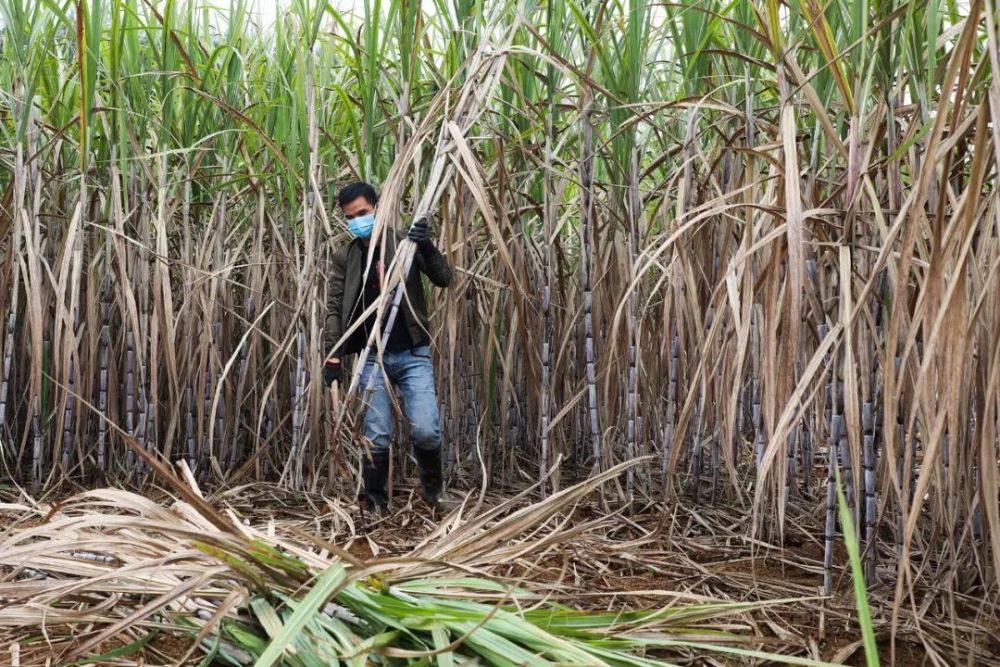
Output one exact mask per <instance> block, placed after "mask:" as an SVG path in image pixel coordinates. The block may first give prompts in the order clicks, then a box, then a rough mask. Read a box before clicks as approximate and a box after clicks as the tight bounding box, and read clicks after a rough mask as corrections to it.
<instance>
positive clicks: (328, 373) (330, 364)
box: [323, 357, 344, 387]
mask: <svg viewBox="0 0 1000 667" xmlns="http://www.w3.org/2000/svg"><path fill="white" fill-rule="evenodd" d="M343 378H344V369H343V367H342V366H341V365H340V359H339V358H338V357H333V358H332V359H329V360H328V361H327V362H326V363H325V364H324V365H323V383H324V384H326V386H327V387H329V386H330V385H331V384H333V383H334V382H338V383H339V382H340V381H341V380H342V379H343Z"/></svg>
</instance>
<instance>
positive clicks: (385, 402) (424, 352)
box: [361, 345, 441, 452]
mask: <svg viewBox="0 0 1000 667" xmlns="http://www.w3.org/2000/svg"><path fill="white" fill-rule="evenodd" d="M382 365H383V367H384V370H385V373H383V372H382V370H383V369H380V368H379V367H378V364H377V355H376V353H375V350H372V351H371V354H370V356H369V357H368V361H367V362H366V363H365V369H364V371H362V374H361V388H362V390H363V389H364V388H365V387H367V386H368V378H369V377H371V374H372V373H374V374H375V382H374V384H373V385H372V393H371V402H370V404H369V405H368V406H367V409H366V410H365V437H366V438H368V439H369V440H370V441H371V442H372V450H373V452H388V451H389V445H390V443H391V442H392V400H391V397H390V395H389V390H387V389H386V386H385V376H388V378H389V381H390V382H391V383H392V385H393V386H395V387H398V388H399V391H400V393H401V394H402V397H403V413H404V414H405V415H406V419H407V420H408V421H409V423H410V437H411V438H412V439H413V446H414V447H417V448H419V449H426V450H433V449H438V448H440V447H441V425H440V423H439V420H438V405H437V392H436V390H435V387H434V366H433V365H432V364H431V348H430V347H428V346H426V345H424V346H420V347H414V348H410V349H409V350H403V351H402V352H386V353H385V354H383V355H382Z"/></svg>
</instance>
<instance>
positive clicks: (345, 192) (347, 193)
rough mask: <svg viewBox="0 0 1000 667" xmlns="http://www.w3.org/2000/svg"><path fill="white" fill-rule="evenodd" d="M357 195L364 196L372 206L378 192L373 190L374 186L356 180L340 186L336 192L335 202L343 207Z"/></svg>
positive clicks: (376, 201)
mask: <svg viewBox="0 0 1000 667" xmlns="http://www.w3.org/2000/svg"><path fill="white" fill-rule="evenodd" d="M358 197H364V198H365V199H366V200H367V201H368V203H369V204H371V205H372V206H374V205H375V204H377V203H378V193H377V192H375V188H373V187H372V185H371V184H370V183H365V182H364V181H356V182H354V183H350V184H349V185H345V186H344V187H343V188H341V190H340V192H338V193H337V203H338V204H339V205H340V207H341V208H344V206H346V205H347V204H350V203H351V202H352V201H354V200H355V199H357V198H358Z"/></svg>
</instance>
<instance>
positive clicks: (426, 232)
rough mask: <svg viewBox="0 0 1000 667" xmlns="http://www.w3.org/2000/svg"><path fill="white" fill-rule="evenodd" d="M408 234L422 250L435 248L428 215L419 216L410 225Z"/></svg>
mask: <svg viewBox="0 0 1000 667" xmlns="http://www.w3.org/2000/svg"><path fill="white" fill-rule="evenodd" d="M407 236H408V237H409V239H410V240H411V241H413V242H414V243H415V244H417V249H418V250H420V252H426V251H427V250H431V249H433V248H434V242H433V241H431V227H430V224H428V222H427V216H421V217H420V218H417V220H416V221H415V222H414V223H413V225H412V226H410V231H409V233H408V234H407Z"/></svg>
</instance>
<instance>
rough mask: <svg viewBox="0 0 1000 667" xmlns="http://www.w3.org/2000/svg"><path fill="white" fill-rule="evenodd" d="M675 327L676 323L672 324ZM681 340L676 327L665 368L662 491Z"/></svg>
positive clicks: (671, 433) (670, 442)
mask: <svg viewBox="0 0 1000 667" xmlns="http://www.w3.org/2000/svg"><path fill="white" fill-rule="evenodd" d="M674 326H675V327H676V325H674ZM680 354H681V342H680V338H679V337H678V336H677V333H676V328H675V333H674V335H673V337H672V338H671V342H670V364H669V367H668V370H667V375H668V376H669V380H668V384H667V425H666V427H665V428H664V432H663V461H662V463H661V466H660V476H661V480H662V481H661V486H662V489H663V493H664V494H666V493H667V492H668V488H669V487H668V484H667V480H668V479H669V477H668V475H669V473H670V450H671V448H672V447H673V445H674V427H675V421H674V420H675V419H676V414H677V373H678V368H679V367H680Z"/></svg>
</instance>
